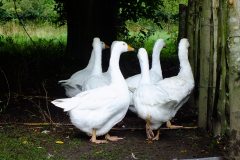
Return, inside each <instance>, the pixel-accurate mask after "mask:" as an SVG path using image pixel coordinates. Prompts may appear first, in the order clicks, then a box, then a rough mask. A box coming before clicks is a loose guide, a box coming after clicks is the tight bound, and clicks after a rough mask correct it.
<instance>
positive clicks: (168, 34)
mask: <svg viewBox="0 0 240 160" xmlns="http://www.w3.org/2000/svg"><path fill="white" fill-rule="evenodd" d="M125 25H126V28H127V32H126V33H127V34H122V33H120V34H119V37H118V39H122V40H124V41H126V42H128V43H130V44H131V45H132V46H134V47H135V48H140V47H144V48H146V50H147V51H148V53H149V54H150V55H151V54H152V49H153V45H154V43H155V41H156V40H157V39H159V38H162V39H164V40H165V43H166V48H164V49H163V51H162V54H161V56H163V57H166V58H169V57H171V56H174V55H176V50H177V48H176V46H177V34H178V32H177V29H178V27H177V26H176V25H175V24H166V23H163V29H162V28H161V27H160V26H158V25H157V24H155V23H154V22H153V21H151V20H148V19H139V20H138V21H137V22H133V21H126V23H125Z"/></svg>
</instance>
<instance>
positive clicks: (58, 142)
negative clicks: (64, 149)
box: [55, 141, 64, 144]
mask: <svg viewBox="0 0 240 160" xmlns="http://www.w3.org/2000/svg"><path fill="white" fill-rule="evenodd" d="M55 143H56V144H64V142H63V141H56V142H55Z"/></svg>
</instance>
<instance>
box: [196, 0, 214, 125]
mask: <svg viewBox="0 0 240 160" xmlns="http://www.w3.org/2000/svg"><path fill="white" fill-rule="evenodd" d="M200 7H201V9H200V10H201V20H200V35H201V36H200V79H199V119H198V123H199V127H201V128H207V115H208V113H207V111H208V100H209V99H208V98H209V97H208V92H209V90H208V89H209V76H210V75H209V70H210V65H209V63H210V55H211V13H212V11H211V1H209V0H201V4H200Z"/></svg>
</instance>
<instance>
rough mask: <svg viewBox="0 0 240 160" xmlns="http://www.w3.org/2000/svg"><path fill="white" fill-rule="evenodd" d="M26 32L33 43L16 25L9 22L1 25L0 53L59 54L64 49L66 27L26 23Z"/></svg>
mask: <svg viewBox="0 0 240 160" xmlns="http://www.w3.org/2000/svg"><path fill="white" fill-rule="evenodd" d="M26 30H27V32H28V34H29V35H30V37H31V38H32V40H33V42H32V41H31V39H30V38H29V37H28V36H27V34H26V32H25V31H24V29H23V27H22V26H21V25H19V24H18V23H16V22H12V21H11V22H7V23H5V24H2V25H1V27H0V53H2V54H3V53H7V54H19V53H23V54H33V53H38V52H41V53H46V52H47V53H54V54H56V53H57V54H59V53H61V52H60V51H63V48H65V47H66V41H67V32H66V26H61V27H59V26H56V25H53V24H50V23H41V24H35V23H33V22H28V23H27V24H26ZM36 51H37V52H36ZM62 53H63V52H62Z"/></svg>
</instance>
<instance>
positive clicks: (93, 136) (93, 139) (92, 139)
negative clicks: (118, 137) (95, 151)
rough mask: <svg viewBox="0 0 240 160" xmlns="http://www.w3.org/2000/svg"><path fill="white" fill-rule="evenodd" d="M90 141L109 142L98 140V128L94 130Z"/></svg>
mask: <svg viewBox="0 0 240 160" xmlns="http://www.w3.org/2000/svg"><path fill="white" fill-rule="evenodd" d="M90 141H91V142H93V143H97V144H100V143H108V141H107V140H97V134H96V129H93V130H92V138H91V139H90Z"/></svg>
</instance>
